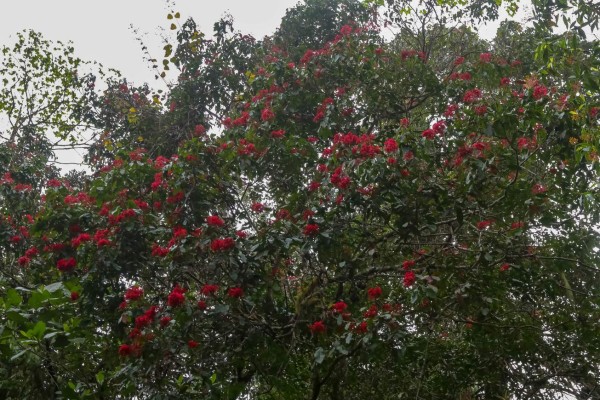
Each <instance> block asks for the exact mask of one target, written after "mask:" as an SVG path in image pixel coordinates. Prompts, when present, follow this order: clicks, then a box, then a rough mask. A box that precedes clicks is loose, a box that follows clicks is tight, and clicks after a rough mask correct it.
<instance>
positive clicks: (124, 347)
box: [119, 344, 133, 357]
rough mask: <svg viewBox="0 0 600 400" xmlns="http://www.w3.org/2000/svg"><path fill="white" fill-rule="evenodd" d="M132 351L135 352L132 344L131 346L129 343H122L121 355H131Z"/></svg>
mask: <svg viewBox="0 0 600 400" xmlns="http://www.w3.org/2000/svg"><path fill="white" fill-rule="evenodd" d="M132 353H133V348H132V346H130V345H128V344H122V345H120V346H119V355H120V356H121V357H127V356H130V355H131V354H132Z"/></svg>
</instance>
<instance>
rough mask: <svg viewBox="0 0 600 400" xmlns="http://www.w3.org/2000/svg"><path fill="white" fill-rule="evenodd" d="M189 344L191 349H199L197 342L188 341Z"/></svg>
mask: <svg viewBox="0 0 600 400" xmlns="http://www.w3.org/2000/svg"><path fill="white" fill-rule="evenodd" d="M187 344H188V347H189V348H190V349H195V348H196V347H198V342H196V341H195V340H188V343H187Z"/></svg>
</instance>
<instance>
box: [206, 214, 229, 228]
mask: <svg viewBox="0 0 600 400" xmlns="http://www.w3.org/2000/svg"><path fill="white" fill-rule="evenodd" d="M206 223H207V224H208V225H210V226H218V227H222V226H224V225H225V221H223V220H222V219H221V217H219V216H217V215H209V216H208V217H206Z"/></svg>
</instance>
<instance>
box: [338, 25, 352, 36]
mask: <svg viewBox="0 0 600 400" xmlns="http://www.w3.org/2000/svg"><path fill="white" fill-rule="evenodd" d="M340 33H341V34H342V35H344V36H347V35H350V34H351V33H352V27H351V26H350V25H344V26H342V28H341V29H340Z"/></svg>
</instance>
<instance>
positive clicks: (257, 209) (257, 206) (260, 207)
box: [250, 202, 265, 213]
mask: <svg viewBox="0 0 600 400" xmlns="http://www.w3.org/2000/svg"><path fill="white" fill-rule="evenodd" d="M250 209H251V210H252V211H254V212H257V213H258V212H262V211H263V210H264V209H265V205H264V204H263V203H259V202H254V203H252V205H251V206H250Z"/></svg>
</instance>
